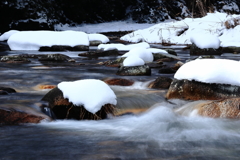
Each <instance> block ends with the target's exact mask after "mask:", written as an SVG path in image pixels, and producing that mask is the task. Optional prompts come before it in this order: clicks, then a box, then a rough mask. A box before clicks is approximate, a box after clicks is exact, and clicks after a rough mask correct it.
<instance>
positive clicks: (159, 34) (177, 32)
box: [120, 12, 240, 46]
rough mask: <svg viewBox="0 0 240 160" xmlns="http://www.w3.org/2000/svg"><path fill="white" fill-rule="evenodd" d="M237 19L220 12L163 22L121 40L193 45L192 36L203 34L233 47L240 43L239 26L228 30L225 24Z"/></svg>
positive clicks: (234, 16) (235, 16)
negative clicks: (215, 37) (217, 38)
mask: <svg viewBox="0 0 240 160" xmlns="http://www.w3.org/2000/svg"><path fill="white" fill-rule="evenodd" d="M237 17H239V15H231V16H229V15H228V14H226V13H219V12H216V13H208V14H207V15H206V16H205V17H202V18H185V19H183V20H181V21H175V20H171V21H167V22H162V23H159V24H156V25H154V26H151V27H149V28H146V29H139V30H136V31H134V32H132V33H129V34H127V35H125V36H122V37H121V38H120V39H121V40H124V41H128V42H134V43H138V42H140V41H144V42H148V43H171V44H191V41H190V39H191V36H192V35H195V34H203V35H214V36H217V37H219V39H220V41H221V42H222V44H223V45H224V46H227V45H228V46H232V45H231V42H232V41H234V42H238V43H240V38H239V36H238V35H240V30H239V26H236V27H234V28H230V29H228V28H226V26H225V25H224V22H226V21H228V20H229V19H233V18H237ZM205 40H207V39H204V41H205ZM207 41H208V40H207ZM225 42H229V43H225ZM234 44H236V43H234ZM221 46H222V45H221Z"/></svg>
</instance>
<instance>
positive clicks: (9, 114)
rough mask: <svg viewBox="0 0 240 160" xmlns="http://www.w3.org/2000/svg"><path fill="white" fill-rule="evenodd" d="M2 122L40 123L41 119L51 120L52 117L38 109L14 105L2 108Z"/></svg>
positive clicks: (0, 122) (0, 120) (14, 123)
mask: <svg viewBox="0 0 240 160" xmlns="http://www.w3.org/2000/svg"><path fill="white" fill-rule="evenodd" d="M0 115H1V116H0V124H3V125H17V124H22V123H40V122H41V121H43V120H45V121H50V120H51V118H50V117H48V116H47V115H45V114H43V113H41V112H38V111H37V110H35V109H33V108H30V107H25V106H19V105H16V106H15V105H14V106H11V107H9V106H8V107H1V108H0Z"/></svg>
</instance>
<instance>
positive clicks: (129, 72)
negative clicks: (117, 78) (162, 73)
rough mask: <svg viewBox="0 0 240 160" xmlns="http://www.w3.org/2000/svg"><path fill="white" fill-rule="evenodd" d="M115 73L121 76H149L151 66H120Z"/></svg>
mask: <svg viewBox="0 0 240 160" xmlns="http://www.w3.org/2000/svg"><path fill="white" fill-rule="evenodd" d="M116 74H117V75H121V76H144V75H145V76H150V75H151V68H150V67H149V66H148V65H142V66H132V67H126V66H121V67H120V69H119V70H118V71H117V73H116Z"/></svg>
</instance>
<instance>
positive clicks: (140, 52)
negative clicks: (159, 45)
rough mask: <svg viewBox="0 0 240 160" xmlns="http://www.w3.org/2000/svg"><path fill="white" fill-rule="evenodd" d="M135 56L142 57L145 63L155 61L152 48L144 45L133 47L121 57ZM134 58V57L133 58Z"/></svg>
mask: <svg viewBox="0 0 240 160" xmlns="http://www.w3.org/2000/svg"><path fill="white" fill-rule="evenodd" d="M130 56H135V57H139V58H140V59H142V60H143V61H144V62H145V63H149V62H153V54H152V52H151V51H150V50H148V49H145V48H143V47H136V48H133V49H131V50H130V51H129V52H127V53H125V54H124V55H122V56H121V57H130ZM131 59H133V58H131Z"/></svg>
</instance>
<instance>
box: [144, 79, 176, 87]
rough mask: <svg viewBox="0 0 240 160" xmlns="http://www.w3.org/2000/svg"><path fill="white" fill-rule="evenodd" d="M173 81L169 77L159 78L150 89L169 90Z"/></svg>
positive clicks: (152, 83) (151, 84)
mask: <svg viewBox="0 0 240 160" xmlns="http://www.w3.org/2000/svg"><path fill="white" fill-rule="evenodd" d="M171 82H172V79H171V78H168V77H158V78H157V79H156V80H155V81H153V82H151V83H150V84H149V86H148V88H153V89H168V88H169V86H170V85H171Z"/></svg>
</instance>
